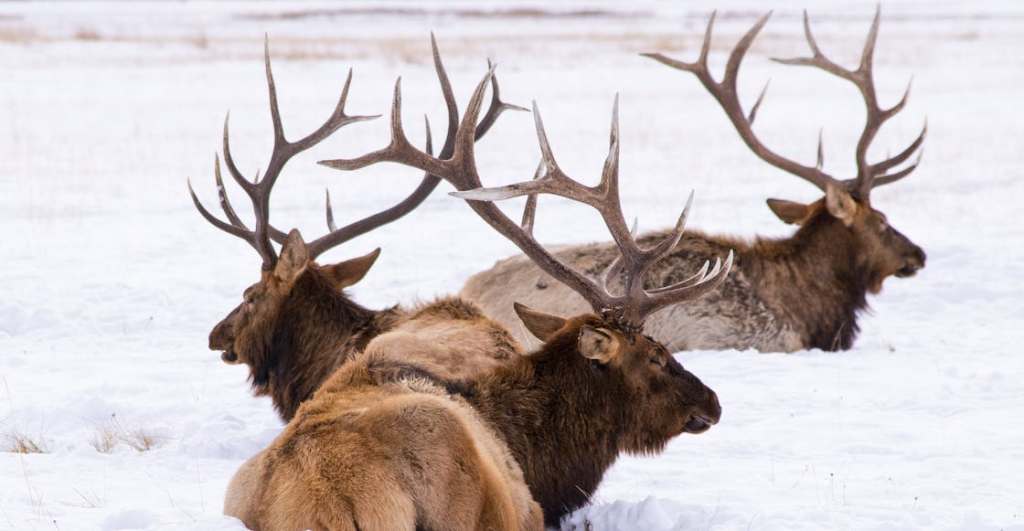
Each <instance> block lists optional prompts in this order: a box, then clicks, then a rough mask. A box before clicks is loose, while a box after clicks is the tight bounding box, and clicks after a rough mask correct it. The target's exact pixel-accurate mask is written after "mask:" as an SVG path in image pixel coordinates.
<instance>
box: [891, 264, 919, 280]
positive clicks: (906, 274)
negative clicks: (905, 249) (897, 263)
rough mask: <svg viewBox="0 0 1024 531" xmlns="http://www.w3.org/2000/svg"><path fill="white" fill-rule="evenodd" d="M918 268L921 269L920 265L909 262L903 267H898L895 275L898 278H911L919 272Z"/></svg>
mask: <svg viewBox="0 0 1024 531" xmlns="http://www.w3.org/2000/svg"><path fill="white" fill-rule="evenodd" d="M918 269H920V267H918V266H916V265H914V264H912V263H910V262H907V263H906V264H905V265H904V266H903V267H901V268H899V269H897V270H896V272H895V273H893V276H895V277H896V278H910V277H912V276H914V275H916V274H917V270H918Z"/></svg>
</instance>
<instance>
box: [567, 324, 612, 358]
mask: <svg viewBox="0 0 1024 531" xmlns="http://www.w3.org/2000/svg"><path fill="white" fill-rule="evenodd" d="M576 342H577V345H576V346H577V348H579V351H580V354H583V357H585V358H589V359H592V360H595V361H598V362H601V363H608V362H609V361H611V360H612V359H613V358H615V356H616V355H618V353H619V338H618V337H616V335H615V334H614V333H612V331H611V330H608V329H607V328H594V327H592V326H589V325H584V326H583V327H582V328H580V337H579V339H577V340H576Z"/></svg>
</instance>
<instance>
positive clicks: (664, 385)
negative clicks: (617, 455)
mask: <svg viewBox="0 0 1024 531" xmlns="http://www.w3.org/2000/svg"><path fill="white" fill-rule="evenodd" d="M516 312H517V313H518V314H519V317H520V318H521V319H522V320H523V323H524V324H525V325H526V327H527V329H528V330H530V332H531V333H533V334H534V335H536V336H537V337H538V338H540V339H543V340H545V341H550V340H552V339H553V338H555V337H557V336H560V335H563V334H575V335H576V338H575V348H574V349H573V350H575V352H576V353H578V354H577V356H578V357H579V358H580V359H582V360H584V361H585V362H586V363H587V364H588V365H590V369H591V370H593V369H597V374H596V375H595V377H596V378H597V379H598V380H600V381H599V384H600V385H599V387H598V391H597V392H600V393H607V394H608V395H609V397H610V400H611V401H612V402H613V403H614V405H615V408H616V409H619V410H620V411H621V412H622V413H623V415H622V417H623V418H624V419H625V420H624V422H625V424H626V427H625V428H626V429H624V430H623V434H624V439H623V448H622V450H625V451H627V452H632V453H651V452H657V451H660V450H661V448H662V447H663V446H664V445H665V444H666V443H667V442H668V440H669V439H671V438H672V437H675V436H676V435H679V434H681V433H703V432H705V431H707V430H708V429H710V428H711V426H713V425H715V424H717V423H718V421H719V420H720V419H721V417H722V406H721V405H720V404H719V402H718V395H716V394H715V392H714V391H712V390H711V389H710V388H709V387H707V386H706V385H704V384H703V383H702V382H701V381H700V379H699V378H697V377H696V376H694V375H693V373H691V372H689V371H687V370H686V369H684V368H683V366H682V365H681V364H680V363H679V362H678V361H676V360H675V358H673V357H672V355H671V354H669V352H668V350H666V349H665V347H664V346H663V345H661V343H658V342H657V341H654V340H653V339H651V338H650V337H648V336H645V335H643V334H642V333H638V332H627V331H623V330H622V329H621V328H620V327H618V326H614V325H609V324H608V323H605V322H603V321H602V320H600V319H598V318H596V317H584V318H582V319H580V318H577V319H571V320H565V319H562V318H561V317H557V316H553V315H548V314H544V313H541V312H538V311H536V310H532V309H529V308H527V307H525V306H522V305H516Z"/></svg>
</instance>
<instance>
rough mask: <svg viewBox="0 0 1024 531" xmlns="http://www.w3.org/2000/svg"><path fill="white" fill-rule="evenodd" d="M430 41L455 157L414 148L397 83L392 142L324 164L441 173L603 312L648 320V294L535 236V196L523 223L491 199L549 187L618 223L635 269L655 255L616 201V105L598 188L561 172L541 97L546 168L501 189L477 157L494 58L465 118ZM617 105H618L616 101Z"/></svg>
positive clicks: (625, 320)
mask: <svg viewBox="0 0 1024 531" xmlns="http://www.w3.org/2000/svg"><path fill="white" fill-rule="evenodd" d="M432 44H433V51H434V55H435V65H436V66H437V70H438V77H439V79H440V80H441V84H442V93H443V94H444V97H445V102H446V104H447V107H448V110H449V114H448V117H449V127H451V126H452V125H453V124H455V123H456V122H457V123H458V128H457V130H456V132H455V140H454V146H453V150H452V155H451V157H450V158H448V159H443V158H442V159H438V158H434V157H433V156H431V155H428V154H426V153H423V152H421V151H418V150H416V149H415V148H413V147H412V146H411V145H409V144H408V142H407V141H404V139H403V135H402V133H401V122H400V118H401V113H400V105H401V100H400V95H399V94H400V92H399V89H398V87H397V86H396V91H395V103H394V105H393V108H392V127H391V129H392V133H391V137H392V139H391V142H390V144H389V145H388V146H387V147H385V148H383V149H380V150H377V151H374V152H371V153H369V154H366V155H362V156H359V157H356V158H354V159H339V160H330V161H321V164H324V165H326V166H329V167H332V168H336V169H341V170H349V171H351V170H356V169H359V168H363V167H365V166H369V165H372V164H376V163H380V162H395V163H399V164H403V165H406V166H412V167H415V168H419V169H421V170H423V171H427V172H429V173H432V174H434V175H438V176H439V177H440V178H443V179H445V180H447V181H448V182H449V183H451V184H452V185H453V186H454V187H455V188H456V190H458V191H457V192H453V193H452V194H451V195H454V196H456V197H460V198H463V199H466V200H468V201H469V205H470V207H471V208H472V209H473V210H474V211H475V212H476V213H477V214H478V215H479V216H480V217H481V218H483V219H484V221H486V222H487V223H488V224H489V225H491V226H492V227H493V228H494V229H495V230H497V231H498V232H499V233H501V234H502V235H503V236H505V237H506V238H508V239H509V240H511V241H512V242H513V243H515V244H516V245H517V246H518V247H519V248H520V249H521V250H522V251H523V252H524V253H525V254H526V255H527V256H529V257H530V258H531V259H532V260H533V261H534V262H535V263H536V264H537V265H538V266H539V267H540V268H541V269H542V270H544V271H545V272H546V273H548V274H549V275H551V276H552V277H554V278H556V279H558V280H560V281H561V282H563V283H565V284H566V285H567V286H568V287H569V288H570V289H572V290H574V291H576V292H577V293H579V294H580V295H581V296H582V297H583V298H584V299H586V300H587V301H588V302H589V303H590V304H591V306H592V307H593V308H594V310H595V311H597V312H600V313H602V314H604V315H611V316H612V317H614V318H615V319H617V320H618V321H619V322H620V323H622V324H623V325H624V326H626V327H630V328H633V327H639V326H640V325H642V319H643V316H644V315H646V314H643V313H641V311H640V310H639V308H640V306H641V305H643V304H645V303H644V302H643V301H642V300H639V299H636V298H635V296H631V295H630V294H629V293H628V292H627V294H626V295H624V296H621V297H614V296H611V295H610V294H609V293H608V292H607V291H606V290H605V289H603V288H602V287H601V286H598V284H596V283H595V282H594V281H593V280H591V279H589V278H587V277H586V276H584V275H582V274H580V273H579V272H577V271H574V270H572V269H571V268H569V267H567V266H566V265H565V264H564V263H562V262H560V261H559V260H558V259H557V258H555V257H554V256H553V255H551V253H549V252H547V251H546V250H544V248H543V247H542V246H540V245H539V244H538V243H537V241H536V240H535V239H534V237H533V235H532V226H533V220H534V216H535V212H536V205H535V203H533V201H534V200H533V199H528V200H527V208H526V212H525V213H524V219H523V223H522V225H520V224H518V223H516V222H514V221H512V220H511V219H509V218H508V216H506V215H505V214H504V213H503V212H502V211H501V210H500V209H499V208H498V207H497V206H496V205H494V204H493V203H492V202H491V201H493V200H496V199H504V198H508V197H516V196H520V195H527V196H535V195H536V194H538V193H551V194H553V195H559V196H562V197H566V198H569V199H573V200H576V201H579V202H583V203H585V204H588V205H590V206H592V207H593V208H595V209H596V210H598V211H599V212H600V213H601V215H602V218H603V219H604V220H605V224H606V225H607V226H608V228H609V229H610V230H612V232H613V236H614V237H615V239H616V241H617V243H620V242H621V243H620V251H621V252H622V257H621V261H622V263H623V267H625V265H626V264H629V266H630V268H631V269H643V265H641V266H640V267H639V268H636V267H635V266H634V264H642V263H643V261H644V260H646V259H649V258H650V257H649V256H648V255H645V254H644V253H643V251H641V250H640V249H639V247H638V246H637V245H636V242H635V240H634V238H633V237H632V236H631V235H630V234H629V233H628V229H627V228H626V224H625V221H624V219H623V217H622V211H621V206H620V205H619V204H618V203H619V195H618V182H617V179H618V145H619V141H618V124H617V119H616V118H617V112H615V110H613V120H612V131H611V134H610V138H609V155H608V159H607V160H606V163H605V170H604V171H603V172H602V178H601V184H599V185H598V186H597V187H588V186H584V185H582V184H580V183H578V182H577V181H574V180H572V179H571V178H569V177H568V176H566V175H565V174H564V173H562V171H561V170H560V169H559V167H558V163H557V162H556V160H555V157H554V154H553V152H552V150H551V146H550V143H549V142H548V139H547V135H546V133H545V131H544V126H543V120H542V119H541V117H540V112H539V110H538V108H537V105H536V103H534V122H535V126H536V130H537V137H538V143H539V144H540V147H541V152H542V155H543V162H542V168H543V169H544V170H546V171H544V173H541V172H540V171H538V172H535V175H534V177H535V180H532V181H529V182H526V183H518V184H513V185H509V186H505V187H499V188H482V187H481V184H480V176H479V173H478V170H477V168H476V163H475V154H474V144H475V141H476V136H477V135H476V133H477V131H478V128H479V125H478V121H477V119H478V118H479V116H480V111H481V107H482V102H483V98H484V92H485V91H486V89H487V86H488V84H491V86H492V88H493V82H492V79H493V76H494V73H493V64H491V65H490V68H489V70H488V72H487V74H486V75H485V76H484V78H483V79H482V80H481V81H480V83H478V84H477V86H476V89H475V90H474V91H473V95H472V97H471V98H470V101H469V104H468V106H467V108H466V113H465V115H464V116H462V118H461V120H459V117H458V113H457V110H456V108H455V105H454V97H453V96H452V93H451V89H450V85H449V84H448V83H447V76H446V75H445V73H444V69H443V67H442V66H441V64H440V58H439V53H438V51H437V46H436V42H434V43H432ZM494 101H495V99H494V98H492V105H493V102H494ZM615 108H616V109H617V106H616V107H615ZM684 220H685V218H684ZM612 269H613V270H615V269H616V268H615V267H613V268H612ZM627 283H628V285H630V286H633V285H635V284H636V282H635V281H634V280H633V279H632V278H628V279H627ZM687 289H690V290H691V291H692V290H694V289H696V288H695V287H694V286H687ZM641 290H642V288H641Z"/></svg>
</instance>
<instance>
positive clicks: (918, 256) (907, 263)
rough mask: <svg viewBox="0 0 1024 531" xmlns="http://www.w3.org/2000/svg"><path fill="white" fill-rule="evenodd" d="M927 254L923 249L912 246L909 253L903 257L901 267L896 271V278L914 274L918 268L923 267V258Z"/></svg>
mask: <svg viewBox="0 0 1024 531" xmlns="http://www.w3.org/2000/svg"><path fill="white" fill-rule="evenodd" d="M927 258H928V255H926V254H925V252H924V249H922V248H920V247H918V246H916V245H915V246H914V248H913V249H912V250H911V252H910V253H909V254H907V256H906V257H905V258H904V262H903V267H901V268H899V269H898V270H897V271H896V276H897V277H898V278H907V277H912V276H914V275H915V274H916V273H917V272H918V270H920V269H924V263H925V260H926V259H927Z"/></svg>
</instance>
